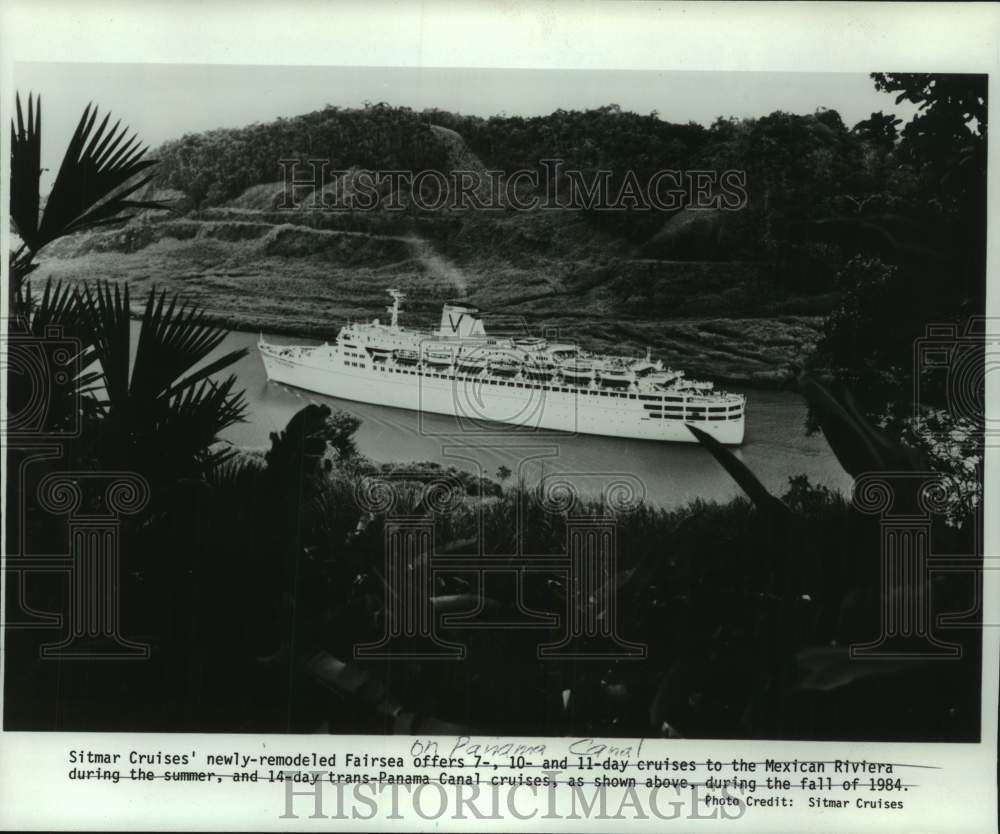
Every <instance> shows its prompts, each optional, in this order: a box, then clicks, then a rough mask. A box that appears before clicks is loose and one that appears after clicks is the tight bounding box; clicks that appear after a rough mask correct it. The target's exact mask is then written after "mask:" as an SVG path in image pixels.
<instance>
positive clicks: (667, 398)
mask: <svg viewBox="0 0 1000 834" xmlns="http://www.w3.org/2000/svg"><path fill="white" fill-rule="evenodd" d="M663 399H665V400H666V401H667V402H672V403H679V402H682V401H683V399H684V398H683V397H664V398H663Z"/></svg>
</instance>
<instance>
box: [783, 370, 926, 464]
mask: <svg viewBox="0 0 1000 834" xmlns="http://www.w3.org/2000/svg"><path fill="white" fill-rule="evenodd" d="M799 389H800V390H801V391H802V394H803V395H804V396H805V398H806V400H807V401H808V402H809V405H810V406H812V408H813V411H814V412H815V413H816V415H817V420H818V422H819V426H820V428H821V429H822V430H823V435H824V437H826V441H827V443H829V444H830V448H831V449H832V450H833V454H834V455H835V456H836V458H837V460H838V461H840V465H841V466H843V467H844V470H845V471H846V472H847V473H848V474H849V475H851V476H852V477H855V478H856V477H857V476H858V475H861V474H862V473H864V472H876V471H879V472H881V471H887V470H906V471H911V470H912V471H921V470H924V469H926V468H927V462H926V461H925V460H924V457H923V455H922V454H921V453H920V452H919V451H917V450H915V449H911V448H909V447H907V446H904V445H903V444H902V443H898V442H896V441H894V440H891V439H890V438H889V437H887V436H886V435H885V434H884V433H882V432H880V431H878V430H877V429H875V428H874V427H873V426H872V425H871V424H870V423H869V421H868V420H867V419H865V417H864V416H863V415H862V414H861V412H860V410H859V409H858V407H857V405H856V404H855V402H854V399H853V398H852V397H851V395H850V394H849V393H848V392H847V391H840V392H838V393H839V396H836V395H834V393H833V392H832V391H830V390H829V389H827V388H826V387H825V386H823V385H822V384H820V383H819V382H818V381H817V380H816V379H814V378H813V377H812V376H810V375H809V374H806V373H803V374H802V375H801V376H800V377H799Z"/></svg>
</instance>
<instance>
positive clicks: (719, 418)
mask: <svg viewBox="0 0 1000 834" xmlns="http://www.w3.org/2000/svg"><path fill="white" fill-rule="evenodd" d="M708 419H709V420H725V419H726V418H725V417H715V416H712V417H709V418H708Z"/></svg>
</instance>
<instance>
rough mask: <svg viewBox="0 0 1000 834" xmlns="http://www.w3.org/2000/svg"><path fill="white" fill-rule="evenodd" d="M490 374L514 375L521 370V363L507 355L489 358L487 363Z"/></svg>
mask: <svg viewBox="0 0 1000 834" xmlns="http://www.w3.org/2000/svg"><path fill="white" fill-rule="evenodd" d="M488 367H489V369H490V373H491V374H496V375H497V376H515V375H516V374H517V373H518V371H520V370H521V363H520V362H518V361H517V360H516V359H512V358H511V357H509V356H501V357H497V358H495V359H491V360H490V361H489V363H488Z"/></svg>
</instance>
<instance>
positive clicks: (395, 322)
mask: <svg viewBox="0 0 1000 834" xmlns="http://www.w3.org/2000/svg"><path fill="white" fill-rule="evenodd" d="M389 295H391V296H392V306H391V307H386V308H385V309H386V312H387V313H389V314H390V315H391V316H392V320H391V321H390V322H389V326H390V327H392V329H393V330H399V305H400V302H401V301H402V300H403V299H404V298H406V295H405V293H402V292H400V291H399V290H389Z"/></svg>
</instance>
